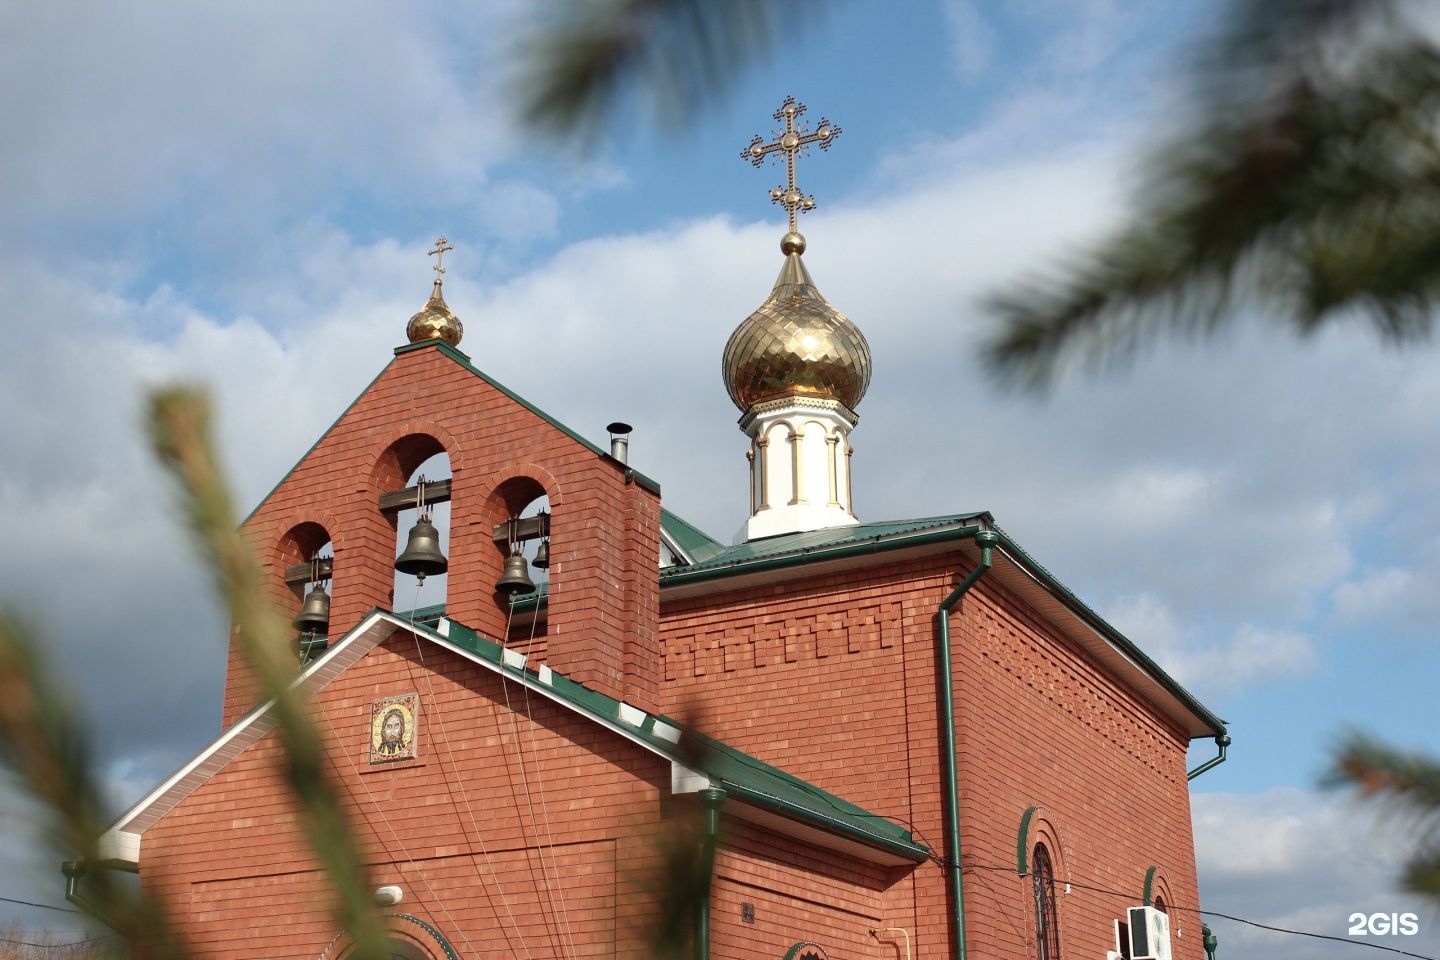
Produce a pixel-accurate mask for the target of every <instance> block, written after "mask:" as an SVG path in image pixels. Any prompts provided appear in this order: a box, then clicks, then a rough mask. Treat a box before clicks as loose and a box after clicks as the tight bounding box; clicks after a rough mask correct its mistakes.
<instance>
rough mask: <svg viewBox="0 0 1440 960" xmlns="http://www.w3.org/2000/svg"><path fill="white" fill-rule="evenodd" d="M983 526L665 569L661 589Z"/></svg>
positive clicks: (970, 532) (968, 533)
mask: <svg viewBox="0 0 1440 960" xmlns="http://www.w3.org/2000/svg"><path fill="white" fill-rule="evenodd" d="M981 529H982V528H981V527H980V526H978V525H970V526H963V527H960V526H956V527H947V528H944V529H941V530H933V531H930V532H928V533H917V534H909V535H907V534H903V533H901V534H895V533H882V534H877V535H876V536H873V537H870V538H868V539H865V540H861V541H860V542H858V543H853V544H849V545H846V546H843V547H836V546H834V545H831V544H822V545H819V546H814V547H805V548H803V549H801V550H796V551H794V552H793V553H783V554H779V555H778V556H773V557H753V558H750V559H746V560H732V561H730V562H729V563H724V564H720V565H718V566H713V567H703V568H701V569H698V570H685V569H680V570H674V571H673V572H665V573H662V574H661V575H660V588H661V589H662V590H663V589H664V588H666V587H673V586H676V585H678V584H686V583H698V582H702V581H705V580H719V579H721V578H724V577H733V576H735V575H736V574H739V573H763V572H765V571H767V570H776V569H781V568H784V567H794V566H798V565H799V564H802V563H808V562H810V561H811V560H812V559H823V560H844V559H847V558H849V557H860V556H865V555H867V554H871V553H880V552H881V551H885V550H900V549H903V548H905V547H918V546H924V545H926V544H931V543H944V542H946V541H949V540H967V539H969V538H971V537H973V536H974V535H975V533H976V532H977V531H979V530H981Z"/></svg>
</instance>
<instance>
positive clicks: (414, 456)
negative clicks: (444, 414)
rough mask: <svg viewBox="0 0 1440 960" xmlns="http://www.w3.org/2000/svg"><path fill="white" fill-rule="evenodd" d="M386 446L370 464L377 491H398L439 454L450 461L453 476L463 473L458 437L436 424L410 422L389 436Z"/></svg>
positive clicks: (370, 474)
mask: <svg viewBox="0 0 1440 960" xmlns="http://www.w3.org/2000/svg"><path fill="white" fill-rule="evenodd" d="M385 436H386V438H387V439H386V442H385V445H384V446H383V447H381V448H380V452H379V453H378V454H377V455H376V456H375V458H374V459H373V460H372V461H371V462H370V464H369V468H368V469H369V476H370V479H371V480H372V481H373V482H374V483H375V485H376V489H377V490H381V491H384V490H395V489H398V488H400V487H403V486H405V484H406V483H408V482H409V481H410V475H411V474H413V473H414V472H415V471H416V470H417V469H418V468H419V467H420V464H422V463H424V462H425V461H426V460H429V459H430V458H431V457H433V456H435V455H436V454H437V453H443V454H445V456H446V457H447V458H448V459H449V460H450V473H451V474H452V475H453V474H457V473H460V472H461V471H462V470H463V460H464V458H463V456H462V454H461V449H460V444H459V443H458V442H457V441H456V440H455V437H454V435H452V434H451V433H450V431H449V430H446V429H445V428H444V427H442V426H441V425H440V424H438V423H435V422H434V421H432V420H407V421H406V422H404V423H402V424H397V425H396V426H395V428H394V429H392V430H390V431H389V432H388V433H387V434H386V435H385Z"/></svg>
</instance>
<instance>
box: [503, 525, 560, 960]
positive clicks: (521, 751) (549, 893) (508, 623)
mask: <svg viewBox="0 0 1440 960" xmlns="http://www.w3.org/2000/svg"><path fill="white" fill-rule="evenodd" d="M511 524H512V526H513V524H514V521H513V520H512V521H511ZM536 613H537V614H538V613H539V611H538V610H537V611H536ZM514 622H515V600H514V598H513V597H512V598H511V600H510V613H509V615H508V616H507V617H506V620H505V638H504V640H503V641H502V642H501V644H500V646H501V648H502V650H503V649H508V644H509V641H510V628H511V627H512V626H513V624H514ZM502 656H503V654H502ZM502 662H503V660H502ZM521 686H522V687H523V686H524V684H521ZM500 689H501V692H502V693H504V695H505V712H506V713H507V714H509V715H510V739H511V740H513V741H514V743H515V756H516V758H517V759H518V760H519V762H520V783H521V785H522V786H523V787H524V788H525V806H526V808H527V809H528V811H529V815H530V833H531V835H532V836H533V837H534V838H535V845H536V846H537V847H539V846H540V827H539V825H538V824H536V822H535V801H534V800H533V799H531V796H530V778H529V776H527V775H526V773H525V748H524V747H522V746H521V745H520V733H519V731H518V730H517V729H516V726H515V708H514V707H513V706H511V704H510V685H509V684H508V683H506V682H505V677H504V676H502V677H501V678H500ZM501 739H502V740H503V739H504V737H503V736H502V737H501ZM512 789H513V787H512ZM540 879H541V880H542V881H543V882H544V884H545V895H546V898H547V899H548V900H549V903H550V920H551V923H552V924H553V928H552V932H551V937H550V941H551V943H552V944H554V943H555V939H556V935H557V934H559V932H560V918H559V917H558V916H557V915H556V913H555V892H554V890H552V889H551V887H550V870H549V868H548V867H547V866H546V865H545V854H544V852H543V851H542V852H541V853H540ZM557 946H558V944H557ZM561 952H563V951H562V950H557V951H556V953H557V954H558V953H561Z"/></svg>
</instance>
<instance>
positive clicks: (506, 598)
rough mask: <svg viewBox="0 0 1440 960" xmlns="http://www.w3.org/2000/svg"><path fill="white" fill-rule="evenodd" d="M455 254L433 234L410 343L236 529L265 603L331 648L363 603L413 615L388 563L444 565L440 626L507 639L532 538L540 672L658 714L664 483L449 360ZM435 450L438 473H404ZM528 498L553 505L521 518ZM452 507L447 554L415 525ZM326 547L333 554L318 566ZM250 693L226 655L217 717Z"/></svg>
mask: <svg viewBox="0 0 1440 960" xmlns="http://www.w3.org/2000/svg"><path fill="white" fill-rule="evenodd" d="M450 249H453V248H452V247H451V246H450V245H449V244H448V243H447V242H446V241H445V239H444V238H443V237H442V238H441V239H440V241H439V242H438V243H437V244H436V249H435V250H432V251H431V254H432V256H435V257H436V258H437V259H436V263H435V269H436V278H435V282H434V287H433V290H432V292H431V295H430V298H429V300H427V301H426V303H425V305H424V306H423V307H422V308H421V309H420V311H419V312H418V313H416V314H415V315H414V316H413V317H412V318H411V319H410V321H409V324H408V325H407V328H406V334H407V340H408V341H409V342H407V343H405V344H403V345H401V346H399V347H396V348H395V352H394V353H395V355H394V358H393V359H392V360H391V361H390V363H389V364H388V365H387V366H386V367H385V369H384V370H383V371H381V373H380V374H379V376H377V377H376V378H375V380H374V381H373V382H372V383H371V384H370V386H369V387H367V388H366V389H365V391H364V392H363V393H362V394H361V395H360V396H359V397H357V398H356V399H355V401H354V402H353V403H352V404H351V405H350V407H349V408H348V409H347V410H346V411H345V412H344V413H343V414H342V415H341V416H340V419H339V420H337V421H336V422H335V423H334V425H332V426H331V427H330V429H329V430H328V431H327V432H326V433H325V435H324V436H322V437H321V438H320V439H319V440H318V441H317V442H316V443H315V445H314V447H312V448H311V449H310V451H309V452H308V453H306V455H305V456H304V457H303V458H302V459H301V460H300V462H299V463H297V464H296V465H295V466H294V467H293V468H292V469H291V471H290V473H289V474H288V475H286V476H285V478H284V479H282V480H281V481H280V483H279V484H278V485H277V486H276V487H275V489H274V490H273V491H271V493H270V494H269V495H268V496H267V497H266V498H265V500H264V501H262V502H261V504H260V505H259V506H258V507H257V508H256V509H255V511H254V513H252V514H251V515H250V517H249V518H247V519H246V521H245V523H244V529H245V532H246V534H247V536H248V537H249V538H250V540H251V542H252V543H254V544H255V545H256V548H257V551H258V552H259V554H260V559H261V563H262V567H263V568H264V572H265V574H266V576H267V578H268V581H269V583H270V585H271V595H272V596H273V598H274V600H275V603H276V605H277V607H279V608H280V609H281V610H283V611H284V612H285V613H286V614H287V616H288V617H296V622H297V624H299V626H297V629H301V628H303V627H307V626H308V627H309V628H310V629H311V630H312V632H318V631H321V630H324V631H328V635H329V637H331V638H334V639H337V640H338V639H339V638H340V637H341V636H343V635H344V634H345V633H346V632H347V631H349V630H350V629H352V628H353V627H354V626H356V625H357V624H358V623H359V622H360V621H361V620H362V619H363V618H364V617H365V615H366V614H367V613H368V612H369V611H370V610H371V609H373V608H376V607H378V608H381V609H385V610H392V611H393V610H395V609H396V607H397V605H398V606H400V607H401V608H402V609H404V608H406V607H408V606H409V605H410V604H409V599H408V598H401V599H400V601H399V603H398V604H397V598H396V596H395V592H396V591H395V589H394V588H395V585H396V580H395V577H396V571H397V570H398V571H400V574H401V576H402V577H405V576H410V575H413V576H416V577H418V576H420V575H422V574H424V575H432V576H438V575H439V574H442V573H444V574H445V575H446V578H447V583H446V588H445V609H444V616H445V618H447V619H448V620H451V621H455V622H458V623H460V624H463V625H465V626H466V627H469V628H470V629H473V630H475V631H477V632H479V633H480V634H481V635H483V636H485V637H487V638H490V639H492V640H495V641H497V642H500V643H502V644H503V643H506V642H508V640H509V631H510V627H511V624H512V621H513V619H514V617H513V615H514V605H513V604H512V600H513V599H514V598H515V597H516V596H517V595H522V596H523V595H528V596H532V597H533V595H534V591H535V585H534V583H533V582H531V580H530V577H529V575H528V574H527V573H526V572H525V570H524V564H525V560H524V559H523V557H520V556H518V547H519V546H520V545H521V544H522V542H523V541H531V540H541V541H543V543H544V545H545V550H544V553H543V558H544V559H543V564H544V566H546V567H547V568H548V569H547V573H548V574H549V582H548V592H547V595H546V596H545V598H544V601H543V605H542V604H541V603H539V602H537V603H534V604H532V605H531V606H532V608H534V609H536V610H537V611H538V610H539V609H541V608H542V607H543V610H544V613H543V616H542V615H540V614H539V613H538V612H537V614H536V618H537V619H536V623H537V625H538V623H540V622H543V627H541V628H539V629H538V634H537V636H538V638H539V640H538V641H535V640H534V638H533V637H532V638H531V639H532V641H534V646H533V649H535V650H540V649H543V651H544V653H543V657H537V663H544V664H545V665H547V666H549V667H550V668H551V669H552V670H555V671H557V672H559V673H561V674H563V675H565V676H567V677H569V678H570V679H573V680H575V681H577V682H580V683H583V684H585V685H586V686H588V687H590V689H592V690H597V691H599V692H601V693H604V694H606V695H608V696H612V697H614V698H616V699H618V700H624V701H626V702H628V703H630V704H632V705H634V706H636V707H639V708H641V709H644V710H654V709H656V707H657V698H658V689H659V663H660V659H659V649H658V640H657V624H658V620H659V574H658V570H659V565H660V488H659V485H658V484H656V483H655V482H654V481H652V480H650V479H648V478H647V477H645V475H644V474H642V473H640V472H639V471H637V470H635V469H634V468H632V467H630V466H629V465H628V464H626V463H623V462H621V461H620V460H618V459H616V458H615V457H614V456H611V454H610V453H609V452H607V451H606V450H603V449H601V448H600V447H599V446H597V445H596V444H594V443H592V442H590V441H589V440H587V439H586V438H585V437H583V436H582V435H581V434H579V433H577V432H576V431H574V430H572V429H570V428H569V427H567V426H566V425H565V424H562V423H560V422H559V421H557V420H555V419H554V418H553V417H551V416H549V415H548V414H546V413H545V412H544V411H542V410H541V409H539V408H538V407H536V406H535V405H533V404H531V403H529V402H527V401H526V400H524V399H522V398H521V397H519V396H518V395H517V394H515V393H514V392H512V391H510V390H509V389H507V388H506V387H504V386H503V385H501V384H499V383H497V382H496V381H495V380H493V379H491V378H490V377H489V376H487V375H486V374H485V373H484V372H483V371H481V370H480V369H479V368H478V367H476V366H475V365H474V364H472V363H471V361H470V357H468V356H467V355H466V354H464V353H462V352H461V351H460V350H459V347H458V344H459V343H460V339H461V336H462V333H463V328H462V326H461V323H460V320H459V318H458V317H457V316H456V315H455V313H454V311H452V310H451V309H450V307H449V306H448V305H447V304H446V302H445V298H444V296H443V292H442V291H443V286H442V278H441V276H440V274H441V273H443V268H442V267H441V265H440V260H439V258H440V257H441V256H443V254H444V253H445V252H446V251H447V250H450ZM441 454H443V455H444V456H445V457H446V458H447V459H448V460H449V464H450V473H451V476H450V477H449V478H448V479H445V480H435V481H430V482H428V483H427V482H424V481H423V478H421V480H420V481H419V482H416V481H412V480H411V479H410V478H411V477H412V476H413V475H414V474H415V472H416V471H417V469H418V468H420V467H421V465H422V464H424V463H425V462H426V461H428V460H429V459H430V458H431V457H436V456H439V455H441ZM407 483H414V484H415V485H413V486H407ZM540 498H544V499H545V501H546V502H548V509H547V512H546V513H545V514H544V515H543V516H541V517H528V518H527V517H522V514H523V512H524V511H525V510H526V508H527V507H528V506H529V505H531V504H533V503H535V502H536V501H537V500H538V499H540ZM447 502H448V503H449V510H450V524H449V538H448V547H447V546H445V545H444V544H443V542H442V539H443V538H442V537H441V536H440V535H439V531H437V529H436V527H435V525H434V524H433V523H431V522H430V519H429V517H428V516H427V513H428V510H429V508H430V507H432V506H434V505H437V504H441V503H447ZM411 510H413V511H416V514H417V517H416V520H415V523H414V525H413V527H412V528H411V529H410V530H409V533H408V536H405V535H404V531H403V530H401V529H400V527H399V524H398V517H399V516H400V515H401V514H402V512H405V511H411ZM327 543H328V544H329V545H330V547H331V548H332V550H333V556H330V557H325V558H319V559H317V557H318V554H319V552H320V551H321V548H323V547H324V545H326V544H327ZM402 544H403V545H404V546H405V550H404V552H403V553H401V554H400V556H399V557H397V556H396V554H397V552H399V551H397V547H398V546H400V545H402ZM536 560H537V565H539V564H540V561H541V557H540V556H537V558H536ZM321 580H328V581H329V582H330V585H331V590H330V597H329V600H328V608H327V609H326V610H325V611H324V617H323V618H322V616H321V611H320V603H321V601H320V598H319V597H310V598H309V605H308V606H307V605H306V604H305V602H304V600H305V598H304V597H302V591H301V588H302V587H303V586H304V585H305V584H307V583H309V582H314V581H321ZM322 592H323V591H322ZM312 593H313V591H312ZM297 614H303V616H297ZM317 649H323V647H317ZM257 694H258V689H257V687H256V685H255V683H254V682H253V678H252V677H251V676H250V675H249V671H248V668H247V667H246V665H245V664H244V662H243V659H242V658H240V657H238V656H237V655H236V654H235V652H234V651H232V655H231V657H230V664H229V672H228V675H227V680H226V704H225V720H226V722H227V723H230V722H233V721H234V720H235V719H236V718H238V717H239V716H241V715H242V714H243V713H244V712H245V711H247V710H249V709H250V708H252V707H254V706H255V705H256V703H255V697H256V696H257Z"/></svg>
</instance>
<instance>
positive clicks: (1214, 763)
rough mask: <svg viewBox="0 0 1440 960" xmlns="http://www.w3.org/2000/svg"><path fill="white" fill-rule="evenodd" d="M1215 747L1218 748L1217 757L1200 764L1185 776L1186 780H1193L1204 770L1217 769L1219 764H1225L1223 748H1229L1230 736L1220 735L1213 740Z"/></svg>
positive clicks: (1226, 734)
mask: <svg viewBox="0 0 1440 960" xmlns="http://www.w3.org/2000/svg"><path fill="white" fill-rule="evenodd" d="M1215 745H1216V746H1217V747H1219V748H1220V754H1219V756H1216V757H1213V758H1212V759H1210V760H1206V761H1205V762H1204V763H1202V764H1200V766H1198V767H1196V768H1195V769H1194V770H1191V771H1190V772H1189V773H1187V774H1185V779H1186V780H1194V779H1195V778H1196V777H1198V776H1200V774H1202V773H1204V772H1205V771H1206V770H1213V769H1214V768H1215V767H1218V766H1220V764H1222V763H1224V762H1225V748H1226V747H1228V746H1230V734H1228V733H1222V734H1220V736H1218V737H1216V738H1215Z"/></svg>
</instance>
